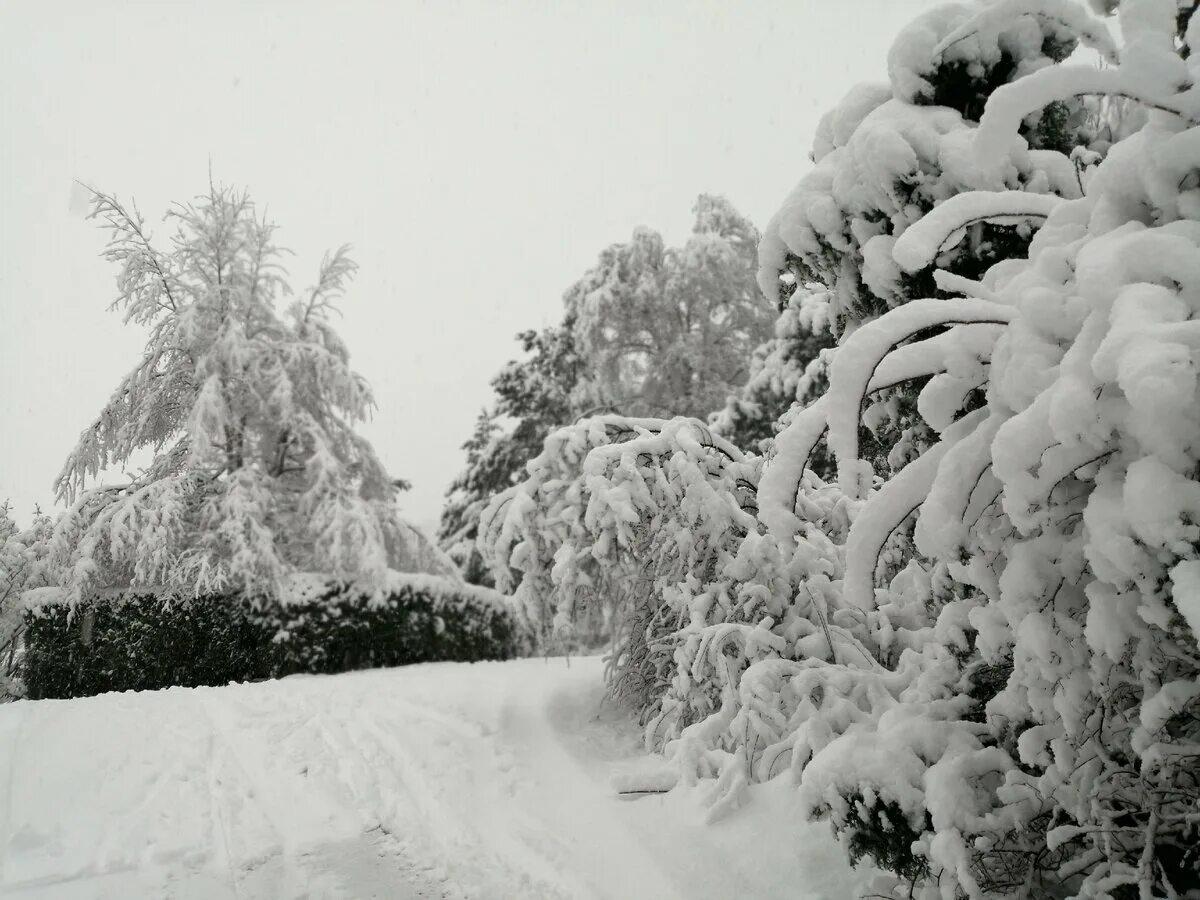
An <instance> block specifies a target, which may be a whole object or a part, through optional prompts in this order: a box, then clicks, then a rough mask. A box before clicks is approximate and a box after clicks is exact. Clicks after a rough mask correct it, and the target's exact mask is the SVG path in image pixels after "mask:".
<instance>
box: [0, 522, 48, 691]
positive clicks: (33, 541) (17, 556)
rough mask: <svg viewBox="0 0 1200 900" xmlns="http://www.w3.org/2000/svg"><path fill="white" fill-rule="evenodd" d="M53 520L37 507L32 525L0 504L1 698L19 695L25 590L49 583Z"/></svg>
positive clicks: (20, 688) (20, 687) (20, 689)
mask: <svg viewBox="0 0 1200 900" xmlns="http://www.w3.org/2000/svg"><path fill="white" fill-rule="evenodd" d="M52 528H53V523H52V521H51V519H50V517H49V516H47V515H46V514H45V513H43V512H42V511H41V510H40V509H35V510H34V513H33V521H32V523H31V524H30V527H29V528H26V529H21V528H19V527H18V526H17V523H16V522H15V521H14V520H13V518H12V515H11V508H10V507H9V505H8V502H7V501H5V502H4V503H3V504H0V700H4V699H9V698H11V697H19V696H21V694H22V692H23V691H22V686H21V682H20V679H19V677H18V674H17V669H18V663H19V653H20V650H21V632H22V630H23V628H24V607H23V606H22V604H21V594H22V592H23V591H26V590H31V589H33V588H39V587H43V586H45V585H46V557H47V554H48V542H49V539H50V533H51V530H52Z"/></svg>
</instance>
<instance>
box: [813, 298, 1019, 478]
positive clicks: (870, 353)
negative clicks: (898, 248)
mask: <svg viewBox="0 0 1200 900" xmlns="http://www.w3.org/2000/svg"><path fill="white" fill-rule="evenodd" d="M1015 316H1016V310H1015V309H1014V308H1013V307H1011V306H1003V305H1001V304H998V303H993V302H991V301H988V300H979V299H976V298H971V297H968V298H963V299H952V300H934V299H924V300H914V301H912V302H911V303H908V304H906V305H905V306H901V307H899V308H897V309H893V310H891V311H890V312H888V313H887V314H886V315H884V316H881V317H880V318H878V319H876V320H875V321H873V322H869V323H868V324H866V325H864V326H863V327H862V328H860V329H859V330H858V331H856V332H854V334H852V335H851V336H850V337H849V339H848V340H847V341H846V343H845V344H844V345H843V346H842V347H841V348H840V349H839V350H838V352H837V354H836V355H835V356H834V359H833V364H832V365H831V366H830V370H829V391H828V393H827V394H826V397H827V399H828V407H827V408H828V422H829V439H828V440H829V447H830V449H831V450H832V451H833V453H834V455H835V456H836V457H837V460H838V469H839V478H840V479H841V480H842V481H843V482H844V483H843V485H842V489H843V490H844V491H846V493H847V494H849V495H850V496H852V497H858V498H861V497H862V496H863V495H864V493H865V491H866V488H867V487H868V485H867V484H866V483H863V479H862V477H861V475H862V473H861V472H855V471H852V470H853V469H854V466H853V463H854V462H855V461H857V460H858V426H859V417H860V413H861V410H862V402H863V398H864V396H865V395H866V394H867V391H868V388H869V386H870V383H871V379H872V378H873V377H874V375H875V371H876V369H877V368H878V367H879V365H880V364H881V363H882V362H883V360H884V359H885V358H886V357H887V355H888V353H889V352H890V351H891V350H892V348H894V347H896V346H897V345H898V344H900V343H902V342H903V341H906V340H908V339H910V338H912V337H913V336H915V335H917V334H919V333H920V332H922V331H925V330H927V329H930V328H938V327H944V326H949V325H968V324H985V323H990V324H996V325H1003V324H1006V323H1008V322H1011V321H1012V320H1013V318H1014V317H1015ZM843 469H844V470H845V471H844V473H843ZM843 474H844V477H843Z"/></svg>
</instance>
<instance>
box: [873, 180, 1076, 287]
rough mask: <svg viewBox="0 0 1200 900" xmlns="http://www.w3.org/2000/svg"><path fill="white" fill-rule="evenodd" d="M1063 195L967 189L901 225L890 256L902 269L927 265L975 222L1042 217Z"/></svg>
mask: <svg viewBox="0 0 1200 900" xmlns="http://www.w3.org/2000/svg"><path fill="white" fill-rule="evenodd" d="M1063 202H1064V201H1063V199H1062V198H1061V197H1058V196H1056V195H1054V194H1033V193H1029V192H1026V191H970V192H968V193H965V194H958V195H957V196H955V197H951V198H950V199H949V200H946V201H944V202H943V203H941V204H940V205H939V206H935V207H934V208H933V209H932V210H930V211H929V212H927V213H926V214H925V215H924V216H923V217H922V218H920V219H918V220H917V221H916V222H914V223H913V224H912V225H910V226H909V227H908V228H906V229H905V231H904V233H903V234H901V235H900V237H898V238H897V239H896V243H895V245H894V246H893V247H892V259H894V260H895V261H896V262H897V263H898V264H899V265H900V267H901V268H903V269H904V270H905V271H906V272H919V271H920V270H921V269H924V268H926V267H927V266H929V265H931V264H932V263H933V261H934V260H935V259H937V257H938V256H939V255H940V254H941V253H942V252H943V251H944V250H946V249H947V248H949V247H953V246H954V245H956V244H957V243H958V242H959V241H961V240H962V239H963V236H964V235H965V234H966V231H967V229H968V228H969V227H970V226H972V225H974V224H975V223H977V222H1003V223H1005V224H1019V223H1022V222H1026V221H1029V220H1031V219H1045V218H1046V217H1047V216H1049V215H1050V213H1052V212H1053V211H1054V210H1055V208H1056V207H1057V206H1058V205H1059V204H1060V203H1063Z"/></svg>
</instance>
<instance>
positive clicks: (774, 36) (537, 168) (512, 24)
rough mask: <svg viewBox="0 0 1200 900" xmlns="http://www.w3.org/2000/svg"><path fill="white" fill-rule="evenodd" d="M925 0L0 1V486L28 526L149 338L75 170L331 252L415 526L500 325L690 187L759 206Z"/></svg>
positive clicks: (771, 207)
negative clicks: (130, 313) (344, 270)
mask: <svg viewBox="0 0 1200 900" xmlns="http://www.w3.org/2000/svg"><path fill="white" fill-rule="evenodd" d="M931 5H932V4H931V3H930V2H929V0H836V2H835V0H788V2H775V0H753V2H752V0H741V2H716V0H689V2H684V0H657V2H647V0H629V2H624V0H618V2H614V0H590V2H582V0H579V2H568V0H526V2H484V0H477V2H453V0H426V2H378V3H368V2H346V3H340V2H339V3H335V2H332V0H330V2H323V3H316V2H301V0H278V2H213V0H207V2H199V0H197V2H192V3H183V2H156V3H151V2H148V0H147V2H113V0H86V2H85V0H76V2H59V3H35V2H25V3H0V310H2V311H3V318H2V320H0V358H2V359H3V377H2V378H0V499H2V498H3V497H5V496H8V497H10V498H11V499H12V501H13V504H14V506H15V507H16V510H15V512H16V514H17V516H18V519H19V520H20V521H21V522H22V523H24V522H26V521H27V520H28V515H29V512H30V510H31V508H32V506H33V504H34V503H35V502H40V503H42V504H43V506H44V507H49V506H50V505H51V503H52V491H51V483H52V481H53V479H54V476H55V475H56V474H57V472H58V469H59V467H60V465H61V463H62V461H63V459H64V458H65V457H66V455H67V453H68V451H69V450H70V449H71V447H72V446H73V444H74V441H75V439H76V438H77V436H78V434H79V432H80V430H81V429H83V427H84V426H85V425H87V424H88V423H89V422H90V421H91V420H92V418H93V417H94V416H95V414H96V413H97V412H98V411H99V409H100V407H101V406H102V405H103V403H104V401H105V400H106V398H107V397H108V395H109V393H110V392H111V390H112V389H113V388H114V387H115V385H116V383H117V381H118V379H119V378H120V376H121V375H122V374H123V373H124V372H125V371H126V370H127V369H129V368H131V367H132V365H133V364H134V363H135V362H136V360H137V358H138V355H139V352H140V348H141V346H142V343H143V339H144V336H143V334H142V333H140V331H139V330H138V329H136V328H134V327H125V326H123V325H122V324H121V318H120V316H119V315H118V314H117V313H112V312H107V311H106V307H107V305H108V303H109V301H110V300H111V299H112V297H113V294H114V290H115V289H114V286H113V276H114V275H115V270H114V269H113V268H112V267H111V266H109V265H107V264H106V263H104V262H103V261H101V260H100V259H99V258H98V256H97V254H98V253H99V251H100V250H101V248H102V246H103V243H104V239H103V235H102V233H101V232H100V231H99V230H98V229H97V228H96V227H95V225H94V223H91V222H86V221H84V219H83V218H82V216H81V215H80V213H79V209H78V205H76V206H75V207H74V208H73V207H72V201H71V198H72V182H73V179H76V178H78V179H82V180H84V181H86V182H88V183H89V184H92V185H94V186H96V187H98V188H101V189H103V190H106V191H111V192H115V193H117V194H118V195H119V196H121V197H122V198H125V199H129V198H134V199H136V200H137V203H138V205H139V207H140V208H141V210H142V212H143V214H144V215H145V216H146V218H147V220H148V221H149V223H150V224H151V225H152V226H156V227H155V231H156V233H157V234H158V235H159V236H160V237H162V238H165V237H166V236H167V228H166V226H165V225H161V224H160V217H161V214H162V212H163V211H165V209H166V207H167V205H168V204H169V203H170V201H172V200H175V199H184V198H187V197H190V196H191V195H193V194H195V193H197V192H199V191H200V190H202V189H203V188H204V187H205V186H206V183H207V177H208V166H209V162H210V160H211V163H212V169H213V173H214V176H215V178H216V179H217V180H218V181H224V182H228V183H232V184H235V185H239V186H245V187H248V188H249V189H250V191H251V194H252V195H253V196H254V198H255V199H256V200H257V201H258V203H259V204H260V205H266V206H267V207H268V208H269V211H270V214H271V218H273V219H274V220H275V221H276V222H277V223H278V224H279V225H280V232H279V236H280V241H281V243H282V244H284V245H285V246H288V247H290V248H291V249H292V250H294V251H296V254H297V256H296V257H295V259H294V260H292V264H291V272H292V276H293V283H294V285H295V286H296V287H297V288H301V287H303V286H305V285H307V284H310V283H311V280H312V278H313V277H314V276H315V273H316V268H317V265H318V263H319V261H320V257H321V253H322V252H323V251H324V250H325V249H326V248H330V247H335V246H337V245H339V244H341V243H350V244H352V245H353V246H354V253H353V256H354V258H355V259H356V260H357V261H358V263H359V265H360V270H359V277H358V279H357V280H356V282H355V283H354V285H353V286H352V289H351V291H350V292H349V294H348V296H347V297H346V299H345V302H344V304H343V308H344V312H345V319H344V321H343V323H342V334H343V336H344V337H345V339H346V340H347V342H348V344H349V347H350V350H351V354H352V363H353V364H354V366H355V367H356V368H357V369H358V371H360V372H361V373H362V374H363V375H365V376H366V377H367V378H368V380H369V381H370V382H371V384H372V386H373V387H374V390H375V394H376V398H377V401H378V406H379V408H378V410H377V411H376V413H375V417H374V419H373V421H372V422H371V423H370V424H369V425H368V426H367V427H366V434H367V435H368V437H370V438H371V439H372V440H373V441H374V443H375V446H376V449H377V450H378V452H379V454H380V456H381V457H382V459H383V461H384V462H385V464H386V465H387V466H388V468H389V469H390V470H391V471H392V473H393V474H394V475H396V476H398V477H404V478H408V479H410V480H411V481H412V482H413V484H414V488H413V490H412V492H411V493H410V494H408V495H406V496H405V498H404V507H405V511H406V513H407V515H408V516H409V517H410V518H412V519H413V520H415V521H417V522H418V523H422V524H432V523H434V522H435V521H436V519H437V517H438V515H439V512H440V509H441V503H442V495H443V493H444V491H445V489H446V486H447V485H448V483H449V482H450V480H451V479H452V478H453V477H454V475H455V474H456V472H457V471H458V469H459V468H460V466H461V464H462V461H463V455H462V453H461V451H460V449H459V447H460V445H461V444H462V442H463V441H464V440H466V439H467V437H468V436H469V435H470V432H471V427H472V424H473V422H474V419H475V416H476V413H477V412H478V410H479V408H480V407H482V406H483V405H485V404H487V403H489V401H490V396H491V394H490V389H489V387H488V381H489V379H490V378H491V377H492V375H493V374H494V373H495V372H496V371H497V369H498V368H499V367H500V366H501V365H502V364H503V363H504V362H505V361H507V360H509V359H511V358H512V357H513V356H514V355H515V351H516V349H517V348H516V344H515V343H514V341H513V340H512V337H513V335H515V334H516V332H518V331H520V330H523V329H525V328H531V327H541V326H544V325H548V324H551V323H552V322H555V321H557V320H558V317H559V315H560V312H561V296H562V293H563V291H564V290H565V289H566V288H567V287H568V286H569V285H570V284H571V283H572V281H574V280H575V279H576V278H578V277H579V276H580V275H581V274H583V272H584V271H585V270H586V269H587V268H588V267H589V266H590V265H591V264H592V263H593V262H594V261H595V258H596V255H597V254H598V253H599V251H600V250H601V249H602V248H604V247H605V246H607V245H608V244H610V243H613V242H616V241H621V240H626V239H627V238H628V237H629V235H630V233H631V231H632V229H633V228H634V226H636V225H648V226H650V227H653V228H656V229H658V230H659V231H661V232H663V233H664V235H665V236H666V238H667V239H668V241H671V242H676V241H679V240H681V239H682V238H683V237H684V235H685V234H686V232H687V230H688V228H689V226H690V222H691V207H692V204H693V202H694V201H695V198H696V196H697V194H699V193H701V192H710V193H721V194H724V195H725V196H727V197H728V198H729V199H730V200H732V201H733V203H734V204H735V205H736V206H737V207H738V208H739V209H741V210H742V211H743V212H744V213H745V214H747V215H749V216H750V218H751V219H753V220H754V221H755V223H756V224H758V225H759V227H760V228H761V227H762V226H763V225H765V223H766V220H767V219H768V218H769V217H770V216H771V214H772V213H774V211H775V209H776V208H777V206H778V205H779V203H780V201H781V200H782V199H783V197H784V195H785V194H786V193H787V191H788V190H789V189H790V188H791V187H792V186H793V185H794V183H795V182H796V181H797V180H798V179H799V177H800V176H801V175H802V174H803V173H804V171H805V170H806V168H807V166H808V161H807V153H808V149H809V146H810V144H811V137H812V132H813V129H814V128H815V126H816V123H817V120H818V118H819V116H820V114H821V113H822V112H823V111H824V110H825V109H826V108H828V107H829V106H830V105H831V104H833V103H834V102H836V101H837V100H838V99H839V98H840V97H841V96H842V94H843V93H845V91H846V90H847V89H848V88H849V87H850V86H851V84H853V83H854V82H857V81H862V80H869V79H881V78H883V77H885V72H886V63H885V55H886V52H887V48H888V45H889V44H890V41H891V38H892V36H893V35H894V34H895V33H896V31H897V30H898V29H899V28H900V27H901V26H902V25H903V24H904V23H905V22H907V21H908V20H909V19H911V18H912V17H913V15H915V14H916V13H917V12H919V11H921V10H923V9H925V8H928V7H929V6H931Z"/></svg>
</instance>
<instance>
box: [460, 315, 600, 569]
mask: <svg viewBox="0 0 1200 900" xmlns="http://www.w3.org/2000/svg"><path fill="white" fill-rule="evenodd" d="M571 324H572V319H571V318H570V317H568V318H567V319H566V321H564V322H563V324H562V325H560V326H554V327H550V328H545V329H543V330H542V331H540V332H537V331H525V332H522V333H521V334H519V335H517V340H519V341H520V342H521V348H522V350H523V351H524V352H525V354H526V356H525V358H524V359H522V360H519V361H518V360H514V361H512V362H510V363H508V365H506V366H505V367H504V369H502V370H501V372H500V374H498V375H497V376H496V377H495V378H494V379H492V388H493V390H494V391H495V392H496V401H495V404H494V406H493V407H492V409H490V410H486V409H485V410H483V411H481V412H480V414H479V417H478V419H476V422H475V432H474V434H473V435H472V436H471V439H470V440H469V441H467V442H466V443H465V444H463V449H464V450H466V451H467V465H466V468H465V469H464V470H463V471H462V472H461V473H460V474H459V476H458V477H457V478H456V479H455V480H454V481H453V483H451V485H450V487H449V489H448V490H447V491H446V505H445V507H443V509H442V518H441V523H440V525H439V528H438V540H439V542H440V543H441V545H442V546H443V547H445V548H446V549H447V551H448V552H449V553H450V555H451V556H452V557H453V558H454V560H455V562H456V563H458V565H459V567H460V568H461V569H462V571H463V574H464V576H465V577H466V579H467V580H468V581H470V582H471V583H473V584H489V585H490V583H491V575H490V573H489V572H488V569H487V567H486V566H485V565H484V564H483V561H482V558H481V557H480V555H479V551H478V550H477V549H476V547H475V539H476V537H477V536H478V531H479V515H480V513H481V512H482V511H483V508H484V507H485V506H486V505H487V503H488V501H489V500H491V498H492V497H494V496H495V495H496V494H499V493H501V492H502V491H504V490H507V489H508V488H509V487H511V486H512V484H513V482H514V481H515V480H518V479H519V478H520V477H522V476H523V474H524V469H525V464H526V463H527V462H528V461H529V460H531V459H533V458H534V457H535V456H537V455H538V454H539V453H540V452H541V449H542V441H544V440H545V438H546V435H548V434H549V433H550V432H551V431H553V430H554V429H556V428H558V427H560V426H562V425H564V424H566V423H568V422H570V421H571V420H572V419H574V418H576V417H577V416H578V413H577V411H576V410H575V406H574V404H573V401H572V396H573V392H574V390H575V385H576V383H577V381H578V374H577V373H578V371H579V366H580V361H579V358H578V355H577V354H576V352H575V345H574V339H573V335H572V329H571ZM502 423H503V425H502Z"/></svg>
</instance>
